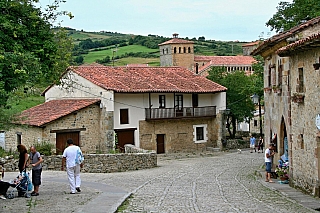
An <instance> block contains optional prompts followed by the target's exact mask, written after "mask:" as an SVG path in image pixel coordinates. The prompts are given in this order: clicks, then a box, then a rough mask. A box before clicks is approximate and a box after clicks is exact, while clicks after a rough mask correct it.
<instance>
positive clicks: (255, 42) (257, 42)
mask: <svg viewBox="0 0 320 213" xmlns="http://www.w3.org/2000/svg"><path fill="white" fill-rule="evenodd" d="M260 42H262V41H254V42H250V43H247V44H244V45H242V47H250V46H255V45H258V44H259V43H260Z"/></svg>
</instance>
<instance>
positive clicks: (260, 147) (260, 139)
mask: <svg viewBox="0 0 320 213" xmlns="http://www.w3.org/2000/svg"><path fill="white" fill-rule="evenodd" d="M260 150H261V153H263V139H262V137H261V136H260V138H259V142H258V153H260Z"/></svg>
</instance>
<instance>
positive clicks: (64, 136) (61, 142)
mask: <svg viewBox="0 0 320 213" xmlns="http://www.w3.org/2000/svg"><path fill="white" fill-rule="evenodd" d="M79 135H80V132H63V133H56V154H59V155H60V154H62V153H63V151H64V149H65V148H66V147H67V146H68V145H67V140H68V139H69V138H71V139H72V140H73V144H74V145H77V146H79V145H80V142H79V138H80V137H79Z"/></svg>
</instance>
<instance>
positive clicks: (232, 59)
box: [194, 55, 256, 66]
mask: <svg viewBox="0 0 320 213" xmlns="http://www.w3.org/2000/svg"><path fill="white" fill-rule="evenodd" d="M194 61H195V62H201V61H210V64H211V65H213V66H214V65H225V66H229V65H251V64H252V63H253V62H255V61H256V60H255V59H254V58H253V57H252V56H243V55H238V56H195V57H194Z"/></svg>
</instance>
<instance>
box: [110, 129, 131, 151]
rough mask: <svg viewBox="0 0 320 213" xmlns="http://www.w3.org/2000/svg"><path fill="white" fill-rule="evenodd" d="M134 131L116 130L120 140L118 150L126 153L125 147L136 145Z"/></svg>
mask: <svg viewBox="0 0 320 213" xmlns="http://www.w3.org/2000/svg"><path fill="white" fill-rule="evenodd" d="M134 131H135V130H132V129H130V130H115V132H116V133H117V138H118V146H117V148H118V149H119V150H120V151H121V152H124V145H125V144H132V145H134Z"/></svg>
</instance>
